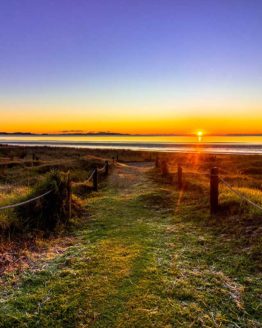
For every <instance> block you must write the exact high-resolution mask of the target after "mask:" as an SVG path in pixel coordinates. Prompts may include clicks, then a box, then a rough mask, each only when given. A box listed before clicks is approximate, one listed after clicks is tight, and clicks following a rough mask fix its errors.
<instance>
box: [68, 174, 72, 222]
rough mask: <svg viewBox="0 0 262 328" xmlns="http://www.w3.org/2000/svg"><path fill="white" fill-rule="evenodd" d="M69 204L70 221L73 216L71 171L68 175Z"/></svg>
mask: <svg viewBox="0 0 262 328" xmlns="http://www.w3.org/2000/svg"><path fill="white" fill-rule="evenodd" d="M67 205H68V221H69V220H70V219H71V216H72V184H71V176H70V171H69V172H68V175H67Z"/></svg>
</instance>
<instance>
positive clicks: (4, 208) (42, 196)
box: [0, 189, 53, 210]
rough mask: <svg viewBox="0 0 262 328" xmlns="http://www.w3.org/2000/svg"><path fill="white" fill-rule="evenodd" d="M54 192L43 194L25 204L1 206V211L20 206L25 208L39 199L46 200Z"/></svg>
mask: <svg viewBox="0 0 262 328" xmlns="http://www.w3.org/2000/svg"><path fill="white" fill-rule="evenodd" d="M52 191H53V190H52V189H51V190H49V191H47V192H45V193H44V194H42V195H39V196H37V197H34V198H31V199H28V200H26V201H24V202H20V203H16V204H12V205H6V206H1V207H0V210H6V209H10V208H16V207H20V206H23V205H26V204H30V203H32V202H35V201H36V200H38V199H41V198H44V197H45V196H47V195H49V194H51V192H52Z"/></svg>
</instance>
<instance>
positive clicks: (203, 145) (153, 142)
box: [0, 135, 262, 155]
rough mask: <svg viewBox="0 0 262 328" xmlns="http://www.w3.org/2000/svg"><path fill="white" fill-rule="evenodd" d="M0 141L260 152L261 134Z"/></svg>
mask: <svg viewBox="0 0 262 328" xmlns="http://www.w3.org/2000/svg"><path fill="white" fill-rule="evenodd" d="M0 143H1V144H9V145H20V146H54V147H58V146H63V147H78V148H100V149H105V148H107V149H130V150H143V151H150V150H151V151H165V152H207V153H216V154H218V153H221V154H260V155H262V135H261V136H203V137H202V138H200V137H197V136H122V135H121V136H112V135H111V136H73V135H71V136H61V135H48V136H43V135H32V136H30V135H28V136H23V135H0Z"/></svg>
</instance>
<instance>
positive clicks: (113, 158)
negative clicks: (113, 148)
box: [112, 156, 115, 164]
mask: <svg viewBox="0 0 262 328" xmlns="http://www.w3.org/2000/svg"><path fill="white" fill-rule="evenodd" d="M112 161H113V164H115V157H114V156H113V157H112Z"/></svg>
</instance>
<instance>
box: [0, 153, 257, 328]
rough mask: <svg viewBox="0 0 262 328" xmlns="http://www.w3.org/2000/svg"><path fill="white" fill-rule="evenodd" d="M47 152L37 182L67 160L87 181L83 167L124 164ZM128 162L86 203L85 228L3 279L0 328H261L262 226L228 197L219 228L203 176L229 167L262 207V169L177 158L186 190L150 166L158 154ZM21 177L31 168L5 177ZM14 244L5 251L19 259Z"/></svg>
mask: <svg viewBox="0 0 262 328" xmlns="http://www.w3.org/2000/svg"><path fill="white" fill-rule="evenodd" d="M12 151H13V152H15V151H16V150H15V149H12ZM41 151H42V152H43V153H42V155H41V156H39V157H40V161H43V162H44V163H41V164H40V165H38V166H34V167H32V170H33V171H32V172H35V171H36V173H32V177H35V178H36V179H38V178H39V177H40V176H41V174H42V173H41V174H40V173H39V171H38V170H39V168H41V171H42V170H43V168H42V167H43V166H48V167H50V166H52V165H53V162H54V161H58V162H59V163H60V164H59V165H61V166H62V165H63V166H64V167H63V169H64V170H67V169H68V167H69V166H70V167H71V170H72V172H75V173H73V179H74V180H75V181H78V182H79V181H82V180H84V179H85V177H86V176H87V175H88V172H89V168H90V166H88V169H86V166H85V165H87V164H85V165H84V168H83V162H84V163H86V162H88V163H89V164H88V165H91V166H92V164H93V163H94V161H95V162H98V163H102V162H103V160H105V159H106V158H111V157H112V153H103V152H102V153H99V152H97V153H96V152H94V153H92V154H91V153H89V154H88V155H87V154H84V153H81V152H80V155H79V153H78V151H76V150H72V154H71V156H69V155H70V154H68V150H67V153H66V151H65V152H64V153H63V151H62V150H61V151H60V152H59V153H57V157H60V158H55V156H54V154H53V155H49V154H48V152H47V151H46V150H41ZM50 152H52V150H50ZM65 154H66V155H65ZM7 155H8V154H3V157H4V156H5V157H6V156H7ZM67 156H68V157H69V159H68V162H69V163H70V165H69V164H67V162H66V161H65V158H66V157H67ZM162 156H163V157H165V156H166V155H162ZM41 157H42V159H41ZM121 157H122V158H120V159H122V163H121V162H120V163H118V164H117V166H116V167H115V168H114V170H113V171H111V174H110V176H109V177H108V178H107V180H105V181H103V182H102V183H101V184H100V186H101V189H100V190H99V192H98V193H90V192H89V193H85V194H82V193H81V192H80V193H79V192H78V196H77V198H78V201H79V202H80V203H81V206H82V208H83V213H82V216H81V217H79V218H74V219H73V221H72V224H71V225H70V226H69V227H68V228H67V229H66V231H61V232H57V234H55V235H51V236H49V238H48V239H43V238H42V237H41V235H40V236H39V235H36V236H34V237H32V236H31V238H33V239H34V243H32V244H30V243H29V246H26V245H25V246H24V248H23V251H22V252H20V253H19V254H20V257H21V256H24V258H26V260H24V261H21V262H19V261H18V262H16V263H14V264H13V265H10V267H8V270H6V271H5V272H4V273H3V274H2V277H1V291H0V327H132V328H133V327H161V328H162V327H168V328H171V327H261V326H262V318H261V312H262V306H261V305H262V303H261V301H262V299H261V295H262V283H261V272H262V270H261V269H262V268H261V248H262V246H261V244H262V243H261V231H262V230H261V219H262V215H261V213H259V211H257V210H254V209H252V207H250V206H249V205H247V204H246V203H244V202H241V200H239V199H238V198H237V196H235V195H234V194H232V193H230V192H228V190H227V189H226V188H224V187H222V186H221V188H220V189H221V195H220V204H221V209H220V211H219V213H218V214H217V215H216V216H214V217H210V214H209V204H208V191H209V190H208V178H207V177H206V176H204V175H201V176H197V175H196V173H195V172H208V170H209V168H210V167H212V166H214V165H218V166H219V167H220V168H221V173H222V174H223V176H224V177H225V178H226V179H227V181H229V182H230V183H231V184H232V185H233V186H234V187H235V188H237V189H238V190H239V191H241V192H243V193H245V194H246V195H248V196H250V197H252V199H253V200H254V201H256V202H258V203H260V204H261V172H260V171H259V170H260V169H261V163H262V159H260V157H259V156H248V157H244V156H239V157H238V156H236V157H234V156H222V155H220V156H217V157H216V158H215V159H214V158H213V157H212V156H200V155H186V156H185V155H183V156H182V155H172V156H170V155H169V158H168V160H169V167H170V171H171V172H172V171H173V172H174V173H175V171H176V165H177V163H178V162H182V163H183V167H184V171H185V172H188V174H185V183H184V188H183V190H181V191H179V190H178V189H177V188H176V180H175V179H174V181H173V184H172V183H170V179H167V178H163V177H162V176H161V175H160V173H159V172H158V171H157V170H156V169H155V168H154V163H151V162H146V161H145V160H149V159H150V158H149V156H148V154H141V156H140V155H139V154H133V153H131V154H130V153H129V152H127V153H125V154H121ZM14 160H15V159H14ZM132 161H139V162H132ZM50 162H52V163H50ZM80 163H82V164H81V165H80ZM59 168H60V169H61V167H59ZM17 170H21V172H22V171H23V172H24V171H26V170H27V168H26V166H22V167H21V166H18V167H17V166H15V167H13V168H9V169H6V172H5V174H3V177H5V179H6V178H7V177H8V178H9V180H10V181H11V180H12V179H11V178H12V177H13V176H15V175H16V173H15V172H17ZM30 172H31V170H30ZM11 185H12V184H11ZM19 187H20V188H30V186H25V185H20V186H19ZM3 188H7V186H6V184H4V185H3ZM10 190H11V191H10V193H11V196H10V198H9V199H10V200H11V199H15V197H16V195H15V193H14V191H13V189H12V188H10ZM27 190H28V189H24V190H23V192H27ZM5 195H6V193H5V192H3V194H2V199H1V200H0V202H6V199H4V198H5ZM9 199H8V200H9ZM13 219H14V220H15V218H13ZM27 237H28V236H27ZM14 238H15V237H14ZM7 242H9V243H11V244H12V241H10V240H8V241H6V240H5V239H3V240H2V243H3V245H4V243H7ZM13 243H14V244H13V245H11V246H10V245H9V246H5V247H6V249H7V250H8V251H9V253H10V254H11V250H13V249H14V248H15V245H17V243H16V242H15V240H14V241H13ZM30 245H31V248H30ZM32 245H33V247H32ZM2 247H3V246H2ZM8 247H9V248H8ZM20 251H21V250H20ZM17 263H20V264H21V265H17Z"/></svg>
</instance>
